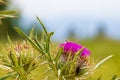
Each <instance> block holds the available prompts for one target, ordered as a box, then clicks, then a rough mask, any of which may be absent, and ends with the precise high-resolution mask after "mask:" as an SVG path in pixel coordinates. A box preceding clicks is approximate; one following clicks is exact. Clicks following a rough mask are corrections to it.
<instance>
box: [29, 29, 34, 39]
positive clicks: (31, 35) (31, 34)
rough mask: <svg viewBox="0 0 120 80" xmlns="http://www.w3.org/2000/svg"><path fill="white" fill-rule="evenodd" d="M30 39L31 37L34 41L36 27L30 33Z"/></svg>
mask: <svg viewBox="0 0 120 80" xmlns="http://www.w3.org/2000/svg"><path fill="white" fill-rule="evenodd" d="M29 37H30V38H31V39H33V37H34V27H33V28H32V29H31V31H30V33H29Z"/></svg>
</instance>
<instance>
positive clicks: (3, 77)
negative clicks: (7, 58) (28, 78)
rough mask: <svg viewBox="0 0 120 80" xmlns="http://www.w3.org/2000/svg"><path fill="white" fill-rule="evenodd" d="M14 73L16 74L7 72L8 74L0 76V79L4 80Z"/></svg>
mask: <svg viewBox="0 0 120 80" xmlns="http://www.w3.org/2000/svg"><path fill="white" fill-rule="evenodd" d="M15 74H16V73H15V72H12V73H9V74H7V75H5V76H2V77H0V80H6V79H8V78H10V77H12V76H13V75H15Z"/></svg>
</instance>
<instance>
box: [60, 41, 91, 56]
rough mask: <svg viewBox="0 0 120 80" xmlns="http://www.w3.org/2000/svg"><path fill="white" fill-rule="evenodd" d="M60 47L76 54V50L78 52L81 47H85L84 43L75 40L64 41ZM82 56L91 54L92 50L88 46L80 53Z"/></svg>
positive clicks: (65, 51)
mask: <svg viewBox="0 0 120 80" xmlns="http://www.w3.org/2000/svg"><path fill="white" fill-rule="evenodd" d="M60 47H63V53H64V54H69V53H71V54H72V55H74V54H75V53H76V52H78V51H79V50H80V49H81V48H83V46H82V45H80V44H77V43H74V42H64V43H62V44H60ZM80 56H81V57H86V56H90V51H89V50H88V49H87V48H84V49H83V50H82V52H81V54H80Z"/></svg>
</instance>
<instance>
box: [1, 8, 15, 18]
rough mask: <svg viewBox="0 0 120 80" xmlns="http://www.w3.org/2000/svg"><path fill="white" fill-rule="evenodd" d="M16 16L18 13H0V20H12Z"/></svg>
mask: <svg viewBox="0 0 120 80" xmlns="http://www.w3.org/2000/svg"><path fill="white" fill-rule="evenodd" d="M14 14H16V11H7V10H6V11H0V18H6V17H10V18H14V17H15V16H14Z"/></svg>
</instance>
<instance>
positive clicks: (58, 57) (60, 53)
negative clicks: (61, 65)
mask: <svg viewBox="0 0 120 80" xmlns="http://www.w3.org/2000/svg"><path fill="white" fill-rule="evenodd" d="M62 51H63V49H62V48H60V49H59V51H58V54H57V56H56V57H55V59H54V61H55V62H57V61H58V60H59V59H60V56H61V55H62Z"/></svg>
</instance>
